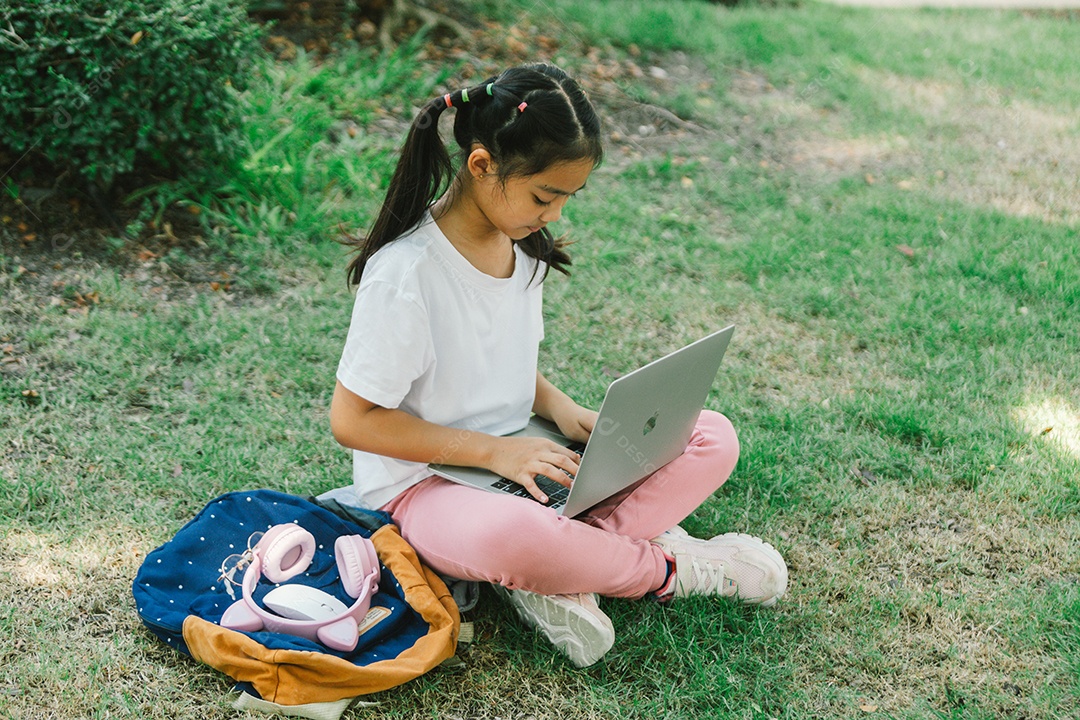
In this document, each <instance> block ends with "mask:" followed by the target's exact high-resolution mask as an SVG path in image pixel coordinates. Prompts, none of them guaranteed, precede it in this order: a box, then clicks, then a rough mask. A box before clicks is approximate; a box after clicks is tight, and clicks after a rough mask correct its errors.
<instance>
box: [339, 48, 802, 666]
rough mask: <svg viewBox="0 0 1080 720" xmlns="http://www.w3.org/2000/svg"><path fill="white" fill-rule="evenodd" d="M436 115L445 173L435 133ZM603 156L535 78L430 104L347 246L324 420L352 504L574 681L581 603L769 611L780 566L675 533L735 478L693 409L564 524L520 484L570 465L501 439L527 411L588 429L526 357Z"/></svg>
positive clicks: (536, 443) (584, 434) (589, 618)
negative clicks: (499, 480) (505, 612)
mask: <svg viewBox="0 0 1080 720" xmlns="http://www.w3.org/2000/svg"><path fill="white" fill-rule="evenodd" d="M450 108H453V109H454V110H455V112H456V117H455V121H454V139H455V141H456V143H457V145H458V147H459V148H460V154H459V166H458V169H457V172H456V173H455V172H453V169H452V164H451V159H450V156H449V154H448V153H447V149H446V147H445V146H444V144H443V142H442V140H441V138H440V136H439V131H438V120H439V116H440V115H441V114H442V113H443V112H444V111H446V110H448V109H450ZM602 153H603V150H602V147H601V139H600V122H599V120H598V118H597V116H596V113H595V111H594V110H593V107H592V105H591V104H590V102H589V100H588V98H587V97H586V96H585V93H584V92H583V91H582V89H581V88H580V87H579V86H578V84H577V83H576V82H575V81H574V80H572V79H571V78H570V77H569V76H567V75H566V73H564V72H563V71H562V70H560V69H559V68H557V67H554V66H552V65H542V64H537V65H526V66H522V67H515V68H511V69H509V70H507V71H505V72H503V73H502V74H500V75H498V76H497V77H493V78H490V79H489V80H488V81H487V82H484V83H481V84H480V85H477V86H475V87H470V88H466V89H463V90H459V91H457V92H453V93H450V94H447V95H445V96H443V97H439V98H436V99H434V100H432V101H430V102H428V103H427V104H426V105H425V106H424V108H423V109H422V110H421V111H420V114H419V115H418V116H417V118H416V119H415V121H414V122H413V124H412V128H411V129H410V130H409V135H408V138H407V139H406V141H405V146H404V148H403V149H402V152H401V157H400V159H399V160H398V164H397V168H396V170H395V172H394V176H393V178H392V180H391V182H390V187H389V189H388V191H387V194H386V200H385V202H384V203H383V205H382V208H381V209H380V211H379V215H378V218H377V219H376V220H375V224H374V226H373V227H372V229H371V232H370V233H369V234H368V235H367V237H366V238H363V239H361V240H359V241H357V242H356V245H357V246H358V254H357V256H356V257H355V258H354V259H353V261H352V263H351V264H350V266H349V281H350V284H355V285H357V286H358V288H357V292H356V300H355V305H354V309H353V312H352V322H351V325H350V327H349V333H348V338H347V340H346V343H345V349H344V351H343V353H342V356H341V361H340V364H339V365H338V370H337V386H336V389H335V391H334V397H333V401H332V404H331V407H330V423H331V429H332V431H333V433H334V437H335V438H336V439H337V441H338V442H340V443H341V444H342V445H344V446H345V447H348V448H352V450H353V481H354V492H355V496H356V501H357V502H358V503H359V504H361V505H363V506H365V507H370V508H380V509H383V510H385V511H387V512H389V513H390V514H391V516H392V517H393V520H394V522H395V523H396V524H397V525H398V526H399V527H400V528H401V532H402V535H403V536H404V537H405V539H406V540H407V541H408V542H409V543H410V544H411V545H412V547H413V548H415V549H416V551H417V553H418V554H419V556H420V558H421V560H423V561H424V562H425V563H426V564H427V565H428V566H430V567H431V568H433V569H434V570H436V571H437V572H439V573H442V574H444V575H449V576H452V577H455V578H461V579H465V580H474V581H484V582H489V583H493V584H494V585H495V586H496V588H497V589H501V590H502V592H503V594H505V595H506V596H507V597H508V598H509V600H510V602H511V603H512V604H513V605H514V607H515V608H516V610H517V611H518V613H519V614H520V615H521V616H522V617H523V618H524V619H525V620H526V621H527V622H529V623H530V624H532V625H535V626H537V627H538V628H539V629H540V630H541V631H543V632H544V634H545V635H547V637H548V638H549V639H550V640H551V641H552V642H553V643H554V644H555V646H556V647H558V648H559V649H560V650H561V651H563V652H564V653H566V654H567V655H568V656H569V657H570V659H571V660H572V661H573V662H574V663H575V664H576V665H578V666H587V665H590V664H592V663H594V662H596V661H597V660H599V659H600V658H601V657H603V655H604V654H605V653H606V652H607V651H608V649H609V648H610V647H611V646H612V644H613V643H614V640H615V634H614V631H613V629H612V625H611V621H610V620H609V619H608V618H607V616H606V615H605V614H604V613H603V612H602V611H601V610H600V608H599V606H598V604H597V598H596V595H605V596H609V597H622V598H640V597H646V596H648V597H653V598H656V599H658V600H660V601H665V602H666V601H668V600H669V599H671V598H672V597H678V596H685V595H692V594H707V595H727V596H736V597H738V598H739V599H740V600H742V601H744V602H748V603H756V604H759V605H771V604H773V603H775V602H776V601H777V599H779V597H780V596H781V595H782V594H783V593H784V590H785V589H786V586H787V567H786V565H785V564H784V560H783V558H782V557H781V556H780V554H779V553H778V552H777V551H776V550H774V549H773V548H772V547H771V546H770V545H768V544H766V543H764V542H762V541H761V540H759V539H757V538H754V537H751V536H749V535H742V534H735V533H730V534H726V535H720V536H718V537H715V538H712V539H711V540H698V539H695V538H691V537H689V536H688V535H687V534H686V533H685V532H684V531H682V529H681V528H679V527H678V523H679V522H680V521H681V520H683V519H684V518H685V517H687V515H689V514H690V513H691V512H693V511H694V509H696V508H697V507H698V506H699V505H700V504H701V503H702V502H703V501H704V500H705V499H706V498H708V497H709V496H710V495H712V493H713V492H714V491H716V490H717V488H719V487H720V486H721V485H722V484H723V483H724V481H725V480H727V478H728V475H729V474H730V473H731V471H732V469H733V468H734V467H735V462H736V460H737V458H738V453H739V443H738V440H737V438H736V435H735V431H734V429H733V428H732V425H731V423H730V422H729V421H728V419H727V418H725V417H724V416H723V415H720V414H719V413H716V412H712V411H709V410H703V411H702V413H701V416H700V418H699V420H698V423H697V427H696V429H695V431H694V433H693V436H692V438H691V440H690V443H689V445H688V446H687V448H686V451H685V452H684V453H683V454H682V455H681V456H680V457H678V458H677V459H675V460H674V461H672V462H671V463H669V464H668V465H666V466H664V467H662V468H660V469H659V470H657V471H656V472H654V473H653V474H652V475H650V476H648V477H646V478H645V479H644V480H641V481H640V482H638V483H636V484H635V485H632V486H631V487H630V488H629V489H627V490H625V491H623V492H620V493H618V494H617V495H615V496H613V497H611V498H609V499H607V500H605V501H603V502H601V503H599V504H598V505H596V506H594V507H592V508H591V509H589V510H588V511H586V512H585V513H584V514H581V515H578V516H577V517H575V518H572V519H571V518H566V517H562V516H560V515H558V514H556V513H555V511H553V510H551V509H550V508H548V507H546V506H545V505H544V504H543V503H544V502H546V500H547V498H546V497H545V496H544V495H543V493H542V492H541V491H540V490H539V488H538V487H537V485H536V482H535V477H536V476H537V475H545V476H548V477H550V478H555V479H561V481H562V483H563V484H567V485H568V484H569V483H570V480H569V479H568V478H567V476H566V473H570V474H571V475H574V474H576V473H577V470H578V463H577V461H578V459H579V457H578V456H577V455H576V454H575V453H573V452H572V451H570V450H569V449H567V448H565V447H562V446H561V445H559V444H557V443H555V442H552V441H550V440H546V439H540V438H528V437H513V438H511V437H503V436H504V435H506V434H507V433H510V432H513V431H515V430H519V429H521V428H523V427H525V425H526V424H527V423H528V420H529V417H530V414H531V413H536V414H537V415H539V416H541V417H543V418H546V419H548V420H550V421H552V422H554V423H555V424H556V425H558V427H559V429H560V430H561V431H562V433H563V434H564V435H566V436H567V437H568V438H570V439H572V440H578V441H581V442H585V441H587V440H588V438H589V434H590V432H591V431H592V429H593V424H594V423H595V421H596V417H597V413H596V412H594V411H592V410H589V409H587V408H584V407H581V406H580V405H578V404H577V403H576V402H574V400H572V399H571V398H570V397H568V396H567V395H566V394H564V393H563V392H562V391H560V390H559V389H558V388H557V387H555V386H554V385H553V384H552V383H551V382H549V381H548V380H547V378H545V377H544V376H543V375H542V374H541V373H540V372H539V371H538V370H537V353H538V348H539V345H540V341H541V340H542V339H543V335H544V324H543V317H542V312H541V293H542V288H543V281H544V278H545V277H546V275H547V273H548V271H549V270H550V269H552V268H554V269H555V270H557V271H559V272H562V273H567V272H568V271H567V266H568V265H569V264H570V259H569V257H568V255H567V253H566V251H565V249H564V246H563V244H562V243H561V242H560V241H559V240H556V239H555V237H554V236H553V234H552V232H551V230H550V229H549V227H548V226H549V224H550V223H554V222H556V221H557V220H558V219H559V217H560V216H561V214H562V210H563V207H564V206H565V205H566V203H567V202H568V201H569V199H570V198H571V197H572V196H573V195H574V194H575V193H576V192H578V191H579V190H581V189H582V188H584V187H585V183H586V180H587V179H588V177H589V174H590V173H591V172H592V170H593V168H595V167H596V166H597V164H598V163H599V162H600V160H601V157H602ZM430 462H441V463H446V464H451V465H461V466H473V467H483V468H487V469H489V470H491V471H493V472H495V473H497V474H499V475H501V476H503V477H505V478H508V479H510V480H512V481H514V482H515V483H518V484H520V485H522V486H524V487H525V488H526V489H527V490H528V492H529V493H530V494H531V495H532V496H533V498H535V500H534V499H529V498H523V497H516V496H513V495H509V494H507V495H501V494H494V493H488V492H485V491H483V490H478V489H475V488H470V487H466V486H462V485H457V484H454V483H452V482H450V481H447V480H445V479H443V478H440V477H438V476H435V475H433V474H432V472H431V471H430V470H429V469H428V467H427V464H428V463H430ZM564 471H565V472H564ZM537 501H539V502H537Z"/></svg>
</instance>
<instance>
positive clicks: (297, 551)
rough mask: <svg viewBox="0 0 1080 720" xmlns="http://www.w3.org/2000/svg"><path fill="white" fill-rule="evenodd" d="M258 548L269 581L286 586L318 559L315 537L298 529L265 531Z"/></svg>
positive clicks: (282, 527) (278, 527)
mask: <svg viewBox="0 0 1080 720" xmlns="http://www.w3.org/2000/svg"><path fill="white" fill-rule="evenodd" d="M257 548H258V551H259V557H260V559H261V560H262V572H263V575H265V576H266V579H267V580H269V581H270V582H275V583H280V582H285V581H286V580H288V579H289V578H291V577H294V576H296V575H299V574H300V573H302V572H304V571H305V570H307V569H308V566H309V565H311V559H312V558H314V557H315V536H314V535H312V534H311V533H309V532H308V531H307V530H305V529H304V528H302V527H300V526H299V525H293V524H284V525H275V526H274V527H272V528H270V529H269V530H267V531H266V534H265V535H263V537H262V540H260V541H259V544H258V546H257Z"/></svg>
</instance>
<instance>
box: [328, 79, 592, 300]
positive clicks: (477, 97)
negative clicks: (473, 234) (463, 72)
mask: <svg viewBox="0 0 1080 720" xmlns="http://www.w3.org/2000/svg"><path fill="white" fill-rule="evenodd" d="M447 99H449V103H448V102H447ZM523 102H524V103H527V105H528V108H527V109H526V110H524V111H522V110H519V106H520V105H521V103H523ZM448 106H452V107H454V108H455V109H456V111H457V116H456V117H455V119H454V140H455V141H456V142H457V144H458V146H459V147H460V148H461V156H462V158H463V160H464V159H466V158H468V156H469V152H470V151H471V149H472V146H473V144H474V143H479V144H480V145H482V146H483V147H484V148H486V149H487V150H488V152H490V153H491V156H492V159H493V160H494V161H495V165H496V168H497V177H498V179H499V181H500V182H501V183H503V184H505V183H506V181H507V180H508V179H509V178H511V177H520V176H527V175H535V174H536V173H539V172H543V171H544V170H545V169H547V168H549V167H551V166H552V165H555V164H556V163H559V162H566V161H574V160H582V159H589V160H592V161H593V164H594V166H595V165H598V164H599V163H600V161H601V159H602V158H603V147H602V144H601V140H600V120H599V119H598V118H597V116H596V111H595V110H593V107H592V104H591V103H590V102H589V99H588V98H587V97H586V96H585V92H584V91H583V90H582V89H581V87H580V86H579V85H578V84H577V83H576V82H575V81H574V80H573V79H572V78H571V77H570V76H569V75H567V74H566V73H565V72H563V71H562V70H561V69H559V68H558V67H556V66H554V65H549V64H539V63H538V64H534V65H523V66H520V67H515V68H510V69H509V70H506V71H505V72H503V73H502V74H500V75H497V76H495V77H492V78H489V79H488V80H486V81H484V82H483V83H481V84H480V85H477V86H476V87H471V88H466V89H464V90H459V91H457V92H454V93H450V95H449V96H443V97H439V98H436V99H435V100H432V101H431V102H429V103H428V104H427V105H425V106H424V108H423V109H422V110H421V111H420V114H419V115H417V116H416V119H415V120H414V121H413V124H412V127H411V128H409V135H408V137H407V138H406V139H405V146H404V147H403V148H402V150H401V157H400V158H399V159H398V164H397V168H396V169H395V170H394V176H393V178H391V180H390V187H389V188H388V189H387V191H386V200H384V201H383V204H382V208H380V210H379V215H378V217H377V218H376V219H375V224H374V225H373V226H372V228H371V232H369V233H368V234H367V237H364V238H354V237H347V238H346V240H345V242H346V243H347V244H350V245H354V246H356V247H357V248H358V254H357V255H356V257H354V258H353V260H352V262H350V263H349V269H348V281H349V283H350V284H351V285H356V284H359V282H360V277H361V276H362V275H363V273H364V267H365V266H366V265H367V261H368V260H370V259H371V256H372V255H374V254H375V252H376V251H378V250H379V248H381V247H383V246H385V245H387V244H389V243H391V242H393V241H394V240H396V239H398V238H399V237H401V236H402V235H405V234H407V233H408V232H409V231H411V230H412V229H413V228H415V227H416V226H417V225H419V224H420V221H421V220H422V219H423V217H424V212H425V211H426V210H427V209H428V207H429V206H430V205H431V203H432V202H434V200H435V199H436V198H437V197H438V196H439V195H441V194H442V193H443V192H444V191H445V190H446V188H447V187H448V185H449V182H450V180H451V176H452V174H453V168H452V166H451V162H450V156H449V154H448V153H447V150H446V146H445V145H444V144H443V141H442V138H441V137H440V136H439V127H438V125H439V116H440V115H441V114H442V112H443V110H445V109H446V108H447V107H448ZM518 244H519V245H520V246H521V248H522V250H524V251H525V253H526V254H528V255H529V256H530V257H533V258H536V259H537V260H543V261H544V262H545V263H546V264H547V268H546V269H545V271H544V274H545V276H546V274H547V269H548V268H552V267H553V268H555V269H556V270H558V271H560V272H562V273H568V270H567V266H568V265H569V264H570V257H569V255H567V254H566V252H565V250H564V249H563V248H564V247H565V243H564V242H563V241H562V240H561V239H559V240H556V239H555V237H554V236H552V234H551V231H550V230H548V229H547V228H546V227H544V228H541V229H540V230H538V231H537V232H534V233H532V234H531V235H529V236H528V237H526V238H524V239H523V240H520V241H518Z"/></svg>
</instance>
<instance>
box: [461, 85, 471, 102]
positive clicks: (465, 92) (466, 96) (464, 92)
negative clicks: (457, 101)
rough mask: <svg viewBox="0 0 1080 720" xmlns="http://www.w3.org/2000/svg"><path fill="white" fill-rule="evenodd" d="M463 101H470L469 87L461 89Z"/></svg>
mask: <svg viewBox="0 0 1080 720" xmlns="http://www.w3.org/2000/svg"><path fill="white" fill-rule="evenodd" d="M461 102H463V103H467V102H469V88H462V90H461Z"/></svg>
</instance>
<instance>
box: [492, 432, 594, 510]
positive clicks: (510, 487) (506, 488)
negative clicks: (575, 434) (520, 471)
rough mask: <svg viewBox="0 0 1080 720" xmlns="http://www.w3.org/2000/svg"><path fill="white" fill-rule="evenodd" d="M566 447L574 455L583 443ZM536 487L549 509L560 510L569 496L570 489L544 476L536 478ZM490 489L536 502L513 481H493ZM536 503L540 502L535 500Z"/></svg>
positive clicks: (579, 451)
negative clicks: (541, 493) (546, 499)
mask: <svg viewBox="0 0 1080 720" xmlns="http://www.w3.org/2000/svg"><path fill="white" fill-rule="evenodd" d="M567 447H568V448H570V449H571V450H573V451H574V452H576V453H581V451H582V450H584V449H585V445H584V443H573V444H572V445H568V446H567ZM569 477H570V479H571V480H573V479H574V476H573V475H570V476H569ZM536 486H537V487H538V488H540V490H541V492H543V493H544V494H545V495H547V496H548V501H547V502H546V503H543V504H544V505H546V506H547V507H550V508H561V507H562V506H563V505H565V504H566V498H568V497H569V496H570V488H568V487H564V486H562V485H560V484H559V483H557V482H555V481H554V480H552V479H551V478H549V477H547V476H546V475H537V476H536ZM492 487H493V488H495V489H496V490H502V491H503V492H505V493H510V494H511V495H517V496H518V497H523V498H529V499H530V500H536V498H534V497H533V496H532V495H530V494H529V491H528V490H526V489H525V487H524V486H523V485H518V484H517V483H516V482H514V481H513V480H507V479H506V478H499V479H498V480H497V481H495V483H493V484H492ZM536 502H540V501H539V500H536Z"/></svg>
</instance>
